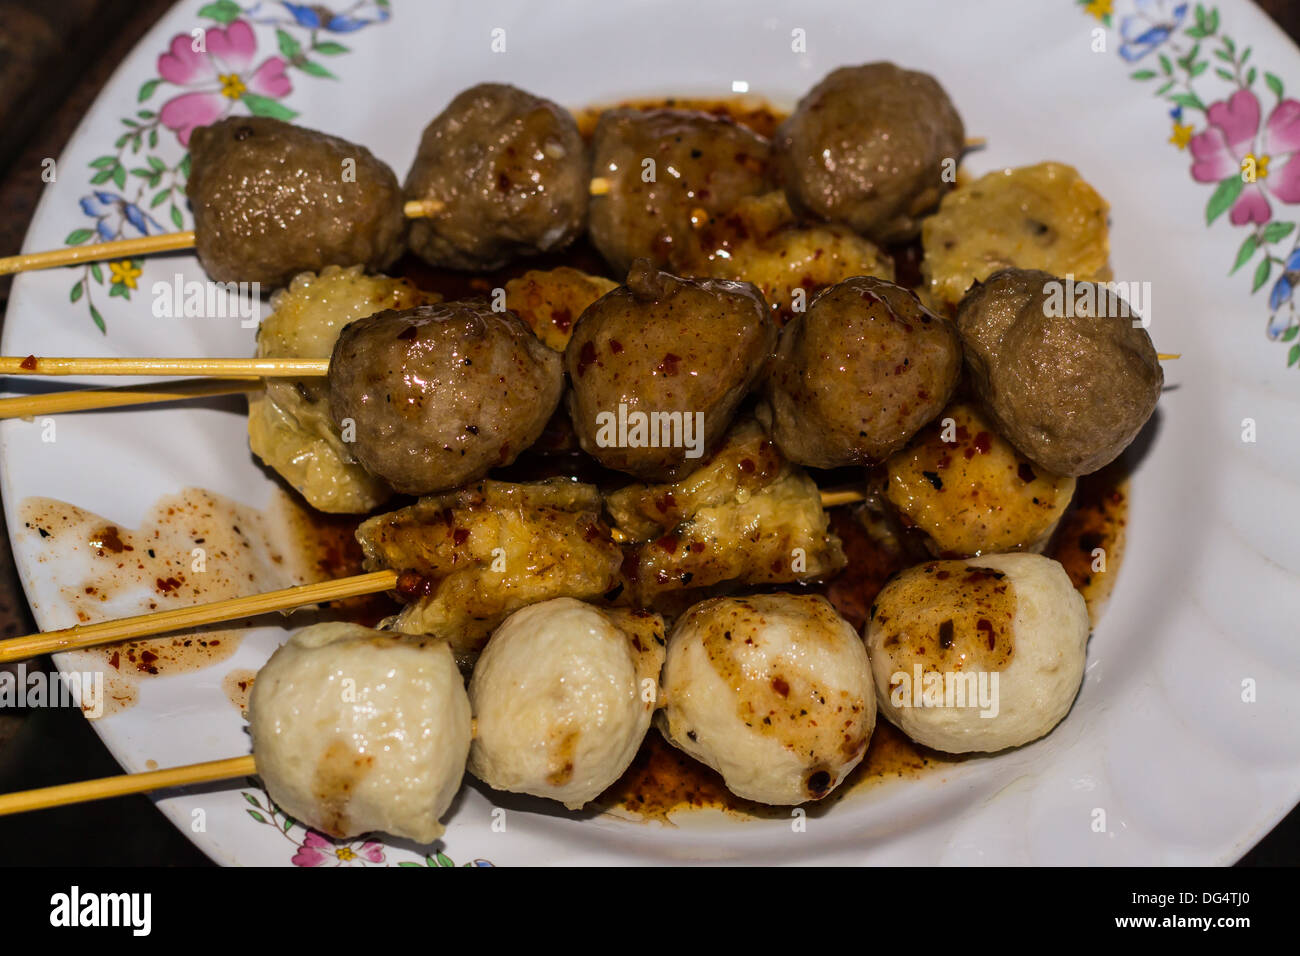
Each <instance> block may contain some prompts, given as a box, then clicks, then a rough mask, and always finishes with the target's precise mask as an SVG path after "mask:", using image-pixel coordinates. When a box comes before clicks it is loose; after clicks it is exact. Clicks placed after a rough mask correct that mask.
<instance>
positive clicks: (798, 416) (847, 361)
mask: <svg viewBox="0 0 1300 956" xmlns="http://www.w3.org/2000/svg"><path fill="white" fill-rule="evenodd" d="M960 377H961V342H960V340H959V339H958V337H957V332H956V330H955V329H954V328H953V327H952V323H950V322H948V321H947V320H946V319H942V318H940V317H939V316H937V315H935V314H934V313H932V312H930V311H929V310H928V309H926V308H925V307H924V306H923V305H921V302H920V300H919V299H917V297H916V296H915V295H913V294H912V293H911V292H910V291H908V290H907V289H905V288H903V287H902V286H899V285H895V284H894V283H892V282H886V281H885V280H884V279H875V278H871V277H868V276H858V277H855V278H852V279H846V280H844V281H843V282H841V283H839V284H838V285H833V286H831V287H830V288H829V289H826V290H825V291H823V292H822V293H821V294H820V295H818V296H817V298H815V299H813V302H812V305H810V306H809V307H808V311H807V312H806V313H804V314H803V315H796V316H795V317H794V319H793V320H792V321H791V322H790V324H789V325H787V326H786V327H785V330H784V331H783V332H782V333H781V344H780V346H779V347H778V348H777V352H776V359H775V361H774V362H773V363H772V370H771V374H770V375H769V377H768V384H767V403H768V404H767V407H766V408H764V409H761V410H760V412H761V416H762V417H763V418H764V419H765V420H766V421H767V423H768V424H769V426H770V429H771V432H772V437H773V439H775V440H776V443H777V444H778V445H779V446H780V447H781V450H782V451H783V452H785V454H786V457H787V458H789V459H791V460H792V461H795V462H798V463H799V464H801V465H810V466H812V467H814V468H837V467H839V466H841V465H856V464H874V463H877V462H880V461H883V460H884V459H885V458H887V457H888V456H889V455H891V454H893V453H894V452H895V451H897V450H898V449H900V448H902V447H903V445H904V444H906V443H907V440H908V439H909V438H911V437H912V435H914V434H915V433H916V432H917V431H918V430H919V429H920V428H921V427H922V426H923V425H925V423H926V422H928V421H930V419H932V418H934V417H935V416H936V415H938V414H939V412H940V411H942V410H943V407H944V406H945V405H946V404H947V403H948V398H949V397H950V396H951V395H952V392H953V389H954V388H956V387H957V381H958V379H959V378H960Z"/></svg>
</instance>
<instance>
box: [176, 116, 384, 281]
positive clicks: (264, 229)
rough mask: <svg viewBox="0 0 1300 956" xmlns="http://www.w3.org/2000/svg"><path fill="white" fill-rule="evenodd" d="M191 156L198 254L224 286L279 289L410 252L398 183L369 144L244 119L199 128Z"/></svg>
mask: <svg viewBox="0 0 1300 956" xmlns="http://www.w3.org/2000/svg"><path fill="white" fill-rule="evenodd" d="M190 157H191V163H192V166H191V169H190V177H189V181H188V182H187V183H186V185H185V193H186V195H187V196H188V197H189V200H190V206H191V207H192V208H193V210H194V232H195V238H196V247H197V252H198V256H199V261H200V262H201V263H202V264H203V268H204V269H205V270H206V271H207V273H208V275H209V277H211V278H212V279H214V280H215V281H217V282H258V283H261V284H262V285H263V286H265V287H266V288H268V289H270V288H275V287H277V286H282V285H286V284H287V283H288V282H289V280H290V279H292V278H293V277H294V276H295V275H297V274H298V273H299V272H320V271H321V270H322V269H324V268H325V267H326V266H330V265H337V266H351V265H357V264H360V265H364V266H365V267H366V268H367V269H371V270H382V269H384V268H386V267H387V266H388V265H390V264H391V263H392V262H393V261H394V260H395V259H396V258H397V257H398V255H399V254H400V253H401V250H402V237H403V234H404V232H405V229H406V220H405V218H404V216H403V213H402V196H401V191H400V189H399V187H398V184H397V177H396V176H395V175H394V174H393V171H392V170H391V169H389V168H388V166H386V165H385V164H384V163H382V162H381V161H380V160H378V159H376V158H375V157H374V156H373V155H372V154H371V153H370V151H369V150H368V149H366V148H365V147H364V146H358V145H356V144H355V143H349V142H347V141H346V140H343V139H339V138H338V137H336V136H329V135H327V134H325V133H318V132H316V131H315V130H310V129H303V128H302V127H300V126H294V125H292V124H290V123H285V122H282V121H280V120H276V119H269V118H267V117H260V116H241V117H231V118H229V119H224V120H221V121H220V122H218V123H214V124H212V125H211V126H201V127H199V128H198V129H196V130H195V131H194V136H193V138H192V139H191V141H190ZM349 162H350V163H353V164H355V179H354V180H353V179H351V178H349V179H348V180H345V178H344V173H345V163H349Z"/></svg>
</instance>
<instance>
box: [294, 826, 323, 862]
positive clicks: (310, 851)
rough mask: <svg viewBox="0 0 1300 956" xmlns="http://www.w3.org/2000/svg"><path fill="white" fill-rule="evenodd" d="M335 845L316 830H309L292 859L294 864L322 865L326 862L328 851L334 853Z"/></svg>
mask: <svg viewBox="0 0 1300 956" xmlns="http://www.w3.org/2000/svg"><path fill="white" fill-rule="evenodd" d="M333 851H334V846H333V844H331V843H330V841H329V840H327V839H325V838H324V837H323V836H321V835H320V834H319V833H317V832H316V831H315V830H308V831H307V835H306V836H305V837H304V838H303V841H302V846H300V847H299V848H298V852H297V853H295V854H294V855H293V859H292V860H290V861H289V862H291V863H292V864H293V865H294V866H320V865H321V864H323V863H324V862H326V859H327V858H326V856H325V854H326V853H333Z"/></svg>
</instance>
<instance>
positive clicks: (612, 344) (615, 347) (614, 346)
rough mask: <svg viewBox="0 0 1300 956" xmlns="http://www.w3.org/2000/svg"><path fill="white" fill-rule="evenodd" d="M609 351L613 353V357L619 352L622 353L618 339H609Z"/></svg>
mask: <svg viewBox="0 0 1300 956" xmlns="http://www.w3.org/2000/svg"><path fill="white" fill-rule="evenodd" d="M609 350H610V351H611V352H613V353H614V354H615V355H618V354H619V353H620V352H622V351H623V343H622V342H620V341H619V340H618V339H610V340H609Z"/></svg>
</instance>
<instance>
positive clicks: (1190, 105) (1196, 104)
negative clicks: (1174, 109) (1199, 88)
mask: <svg viewBox="0 0 1300 956" xmlns="http://www.w3.org/2000/svg"><path fill="white" fill-rule="evenodd" d="M1169 99H1170V100H1171V101H1172V102H1174V103H1177V104H1178V105H1179V106H1182V107H1186V108H1187V109H1193V110H1200V111H1201V112H1202V113H1203V112H1205V104H1204V103H1202V102H1201V98H1200V97H1199V96H1197V95H1196V94H1195V93H1175V94H1174V95H1173V96H1171V97H1169Z"/></svg>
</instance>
